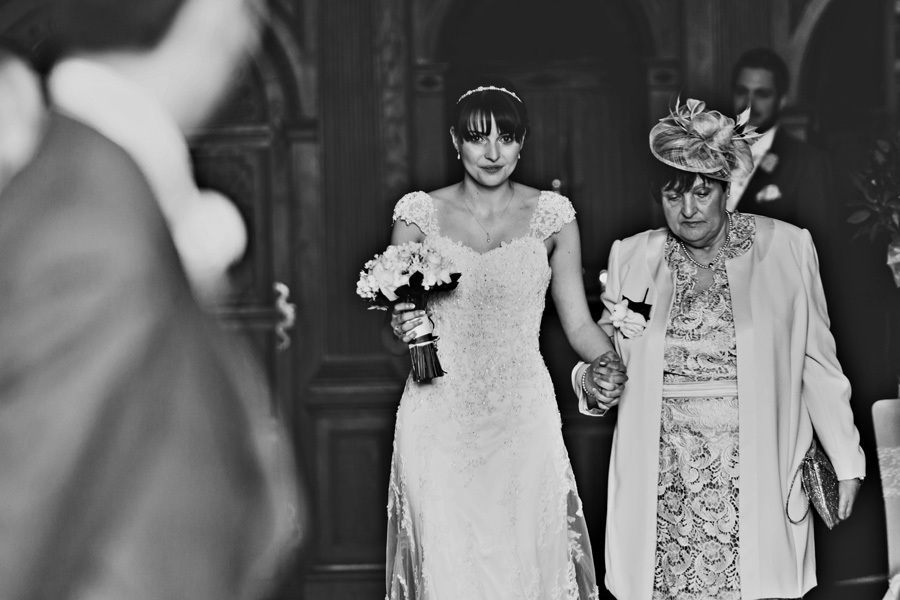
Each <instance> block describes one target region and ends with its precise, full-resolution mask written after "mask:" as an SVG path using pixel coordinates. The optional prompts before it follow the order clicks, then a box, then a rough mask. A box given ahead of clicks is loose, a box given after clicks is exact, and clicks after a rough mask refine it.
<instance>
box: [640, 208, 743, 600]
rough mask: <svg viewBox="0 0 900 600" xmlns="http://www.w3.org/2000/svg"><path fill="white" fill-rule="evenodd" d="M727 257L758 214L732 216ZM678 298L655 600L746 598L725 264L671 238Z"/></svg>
mask: <svg viewBox="0 0 900 600" xmlns="http://www.w3.org/2000/svg"><path fill="white" fill-rule="evenodd" d="M731 227H732V231H731V241H730V243H729V244H728V246H727V248H726V249H725V251H724V259H725V260H728V259H730V258H734V257H735V256H739V255H741V254H743V253H744V252H746V251H747V250H748V249H749V248H750V246H751V245H752V243H753V236H754V233H755V221H754V220H753V217H752V216H750V217H748V216H745V215H741V214H735V215H734V216H733V217H732V224H731ZM665 256H666V261H667V263H668V265H669V267H670V268H671V270H672V271H673V273H675V298H674V302H673V305H672V310H671V312H670V314H669V322H668V324H667V328H666V346H665V372H664V374H663V402H662V425H661V427H660V443H659V480H658V487H657V517H656V531H657V533H656V536H657V540H656V568H655V573H654V582H653V600H712V599H715V600H740V598H741V594H740V583H741V582H740V571H739V565H738V539H739V538H738V529H739V528H738V524H739V518H738V506H739V488H738V482H739V479H738V476H739V472H738V458H739V448H738V397H737V347H736V343H735V331H734V315H733V313H732V308H731V293H730V291H729V287H728V275H727V273H726V270H725V260H720V261H719V262H718V263H717V265H716V266H715V267H714V272H713V278H714V282H713V284H712V285H711V286H710V287H709V289H707V290H703V291H695V287H696V285H697V277H698V274H699V269H698V267H696V266H695V265H693V264H692V263H691V262H690V261H688V260H687V258H686V257H685V256H684V252H683V251H682V249H681V247H680V246H679V244H678V243H677V242H676V240H675V239H674V238H673V237H672V236H669V239H668V240H667V241H666V248H665Z"/></svg>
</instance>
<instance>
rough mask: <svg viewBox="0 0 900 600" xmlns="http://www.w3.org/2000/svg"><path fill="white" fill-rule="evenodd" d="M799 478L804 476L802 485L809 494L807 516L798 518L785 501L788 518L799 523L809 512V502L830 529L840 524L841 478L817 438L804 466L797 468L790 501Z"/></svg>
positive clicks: (789, 492) (808, 452)
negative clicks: (839, 489) (792, 514)
mask: <svg viewBox="0 0 900 600" xmlns="http://www.w3.org/2000/svg"><path fill="white" fill-rule="evenodd" d="M797 477H800V484H801V485H802V486H803V491H804V492H805V493H806V498H807V500H808V504H807V506H806V512H804V513H803V516H802V517H800V518H799V519H797V520H794V519H792V518H791V514H790V512H789V511H788V503H787V502H785V504H784V512H785V513H786V514H787V518H788V520H789V521H790V522H791V523H794V524H795V525H796V524H797V523H800V522H801V521H802V520H803V519H805V518H806V515H807V514H809V504H812V505H813V506H814V507H815V509H816V512H817V513H819V516H820V517H822V521H824V522H825V525H826V526H827V527H828V529H831V528H833V527H834V526H835V525H837V523H838V521H839V519H838V499H839V495H838V478H837V475H836V474H835V472H834V467H833V466H832V465H831V461H830V460H828V457H827V456H826V455H825V453H824V452H823V451H822V448H821V447H820V446H819V444H818V443H817V442H816V439H815V438H813V441H812V444H810V445H809V450H807V452H806V456H804V457H803V461H801V463H800V466H799V467H797V472H796V473H795V474H794V479H793V481H791V488H790V490H789V491H788V501H790V498H791V492H793V490H794V483H796V481H797Z"/></svg>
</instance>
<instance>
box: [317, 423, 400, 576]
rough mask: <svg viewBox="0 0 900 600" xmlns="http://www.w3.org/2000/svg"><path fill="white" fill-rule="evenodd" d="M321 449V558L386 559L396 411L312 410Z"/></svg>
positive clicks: (338, 561)
mask: <svg viewBox="0 0 900 600" xmlns="http://www.w3.org/2000/svg"><path fill="white" fill-rule="evenodd" d="M312 418H313V421H314V428H315V437H316V440H315V444H316V448H317V451H318V453H319V457H318V461H317V462H318V465H317V469H316V474H315V480H314V484H313V489H314V490H315V501H316V504H317V511H316V513H317V515H318V519H317V524H318V530H317V543H316V549H317V554H318V558H319V559H320V561H321V562H323V563H336V564H357V565H359V564H383V562H384V551H385V533H386V531H387V513H386V508H385V507H386V502H387V489H388V480H389V475H390V464H391V449H392V439H393V421H394V417H393V414H391V413H390V412H385V411H371V410H358V411H357V412H356V414H355V416H354V418H353V419H348V418H347V417H346V414H344V413H342V412H339V411H323V412H317V413H315V414H314V415H313V417H312Z"/></svg>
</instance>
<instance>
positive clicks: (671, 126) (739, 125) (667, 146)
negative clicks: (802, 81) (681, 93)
mask: <svg viewBox="0 0 900 600" xmlns="http://www.w3.org/2000/svg"><path fill="white" fill-rule="evenodd" d="M749 119H750V107H747V110H745V111H744V112H742V113H741V114H740V115H739V116H738V120H737V122H735V120H734V119H732V118H731V117H726V116H725V115H723V114H722V113H720V112H719V111H716V110H706V103H704V102H702V101H700V100H696V99H694V98H688V100H687V102H685V103H684V104H681V102H680V99H679V100H676V102H675V109H674V110H670V111H669V115H668V116H667V117H664V118H662V119H660V120H659V123H657V124H656V125H654V126H653V129H651V130H650V152H652V153H653V156H655V157H656V158H657V159H658V160H660V161H661V162H663V163H665V164H667V165H669V166H671V167H675V168H676V169H681V170H682V171H688V172H692V173H702V174H704V175H706V176H708V177H713V178H715V179H721V180H723V181H730V180H731V178H732V177H734V176H737V175H748V174H749V173H750V172H751V170H752V169H753V155H752V154H751V153H750V145H751V144H752V143H753V142H754V141H755V140H756V139H757V138H758V137H759V136H760V134H758V133H756V128H755V127H753V126H752V125H749V124H748V121H749Z"/></svg>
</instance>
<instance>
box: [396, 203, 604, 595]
mask: <svg viewBox="0 0 900 600" xmlns="http://www.w3.org/2000/svg"><path fill="white" fill-rule="evenodd" d="M574 218H575V211H574V209H573V208H572V205H571V203H570V202H569V201H568V200H567V199H566V198H564V197H562V196H560V195H558V194H555V193H552V192H542V193H541V196H540V198H539V200H538V203H537V207H536V209H535V212H534V214H533V216H532V218H531V222H530V230H529V233H528V234H527V235H525V236H523V237H520V238H517V239H514V240H512V241H510V242H504V243H502V244H501V246H499V247H497V248H494V249H492V250H489V251H487V252H484V253H479V252H477V251H475V250H473V249H472V248H470V247H468V246H465V245H463V244H461V243H460V242H458V241H455V240H453V239H451V238H449V237H446V236H443V235H442V234H441V232H440V230H439V226H438V223H437V219H436V214H435V209H434V204H433V200H432V198H431V197H430V196H429V195H428V194H425V193H422V192H415V193H412V194H407V195H406V196H404V197H403V198H402V199H401V200H400V201H399V202H398V203H397V206H396V208H395V210H394V221H396V220H397V219H402V220H403V221H405V222H407V223H411V224H415V225H416V226H418V227H419V228H420V229H421V230H422V232H423V233H424V234H425V241H424V243H426V244H431V245H433V246H434V247H435V248H436V249H438V250H439V251H440V252H441V253H442V254H445V255H446V256H449V257H450V258H451V259H452V260H453V262H454V264H455V266H456V267H457V269H458V270H459V271H460V272H461V273H462V278H461V279H460V282H459V286H458V287H457V288H456V290H454V291H452V292H447V293H444V294H437V295H435V296H434V297H433V298H432V299H431V300H430V301H429V306H430V307H431V310H432V313H433V314H432V318H433V320H434V323H435V332H436V333H437V334H438V335H439V336H440V342H439V344H438V345H439V352H440V360H441V364H442V365H443V367H444V369H445V370H446V371H447V374H446V375H444V376H443V377H441V378H438V379H435V380H433V381H432V382H430V383H426V384H417V383H415V382H413V381H412V379H408V380H407V383H406V388H405V390H404V392H403V397H402V399H401V401H400V407H399V409H398V411H397V423H396V428H395V432H394V454H393V461H392V465H391V478H390V488H389V492H388V507H387V508H388V541H387V596H386V597H387V598H388V599H389V600H413V599H415V600H459V599H462V598H465V599H466V600H505V599H508V600H513V599H515V600H575V599H585V600H586V599H596V598H597V597H598V590H597V586H596V579H595V574H594V567H593V556H592V554H591V546H590V541H589V540H588V535H587V527H586V525H585V521H584V516H583V514H582V506H581V500H580V499H579V497H578V492H577V490H576V487H575V479H574V476H573V474H572V468H571V466H570V464H569V457H568V453H567V451H566V448H565V446H564V445H563V438H562V433H561V430H560V426H561V421H560V416H559V410H558V409H557V405H556V400H555V395H554V391H553V384H552V382H551V379H550V375H549V373H548V372H547V368H546V366H545V364H544V360H543V358H542V357H541V354H540V352H539V348H538V334H539V328H540V324H541V317H542V315H543V311H544V299H545V295H546V292H547V288H548V285H549V283H550V276H551V270H550V265H549V261H548V257H547V248H546V246H545V243H544V242H545V240H546V239H547V238H548V237H550V236H551V235H553V234H554V233H556V232H557V231H559V230H560V229H561V228H562V227H563V226H564V225H565V224H566V223H569V222H570V221H572V220H573V219H574Z"/></svg>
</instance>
